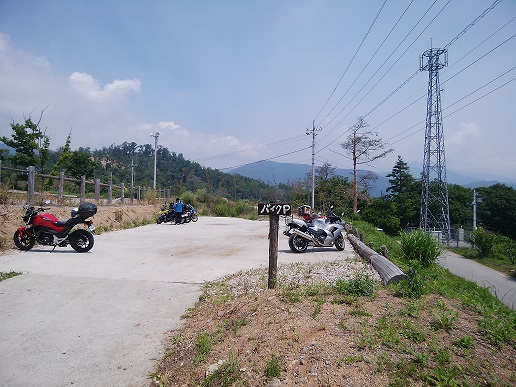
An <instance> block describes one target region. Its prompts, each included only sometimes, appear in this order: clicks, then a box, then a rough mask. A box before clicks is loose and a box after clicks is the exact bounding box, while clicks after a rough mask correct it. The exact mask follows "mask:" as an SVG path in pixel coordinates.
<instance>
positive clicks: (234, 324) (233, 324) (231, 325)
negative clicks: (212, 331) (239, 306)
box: [225, 317, 247, 334]
mask: <svg viewBox="0 0 516 387" xmlns="http://www.w3.org/2000/svg"><path fill="white" fill-rule="evenodd" d="M245 325H247V319H246V318H245V317H239V318H237V319H235V320H231V321H229V320H226V322H225V327H226V329H228V330H231V331H233V333H235V334H236V333H237V332H238V331H239V330H240V328H242V327H243V326H245Z"/></svg>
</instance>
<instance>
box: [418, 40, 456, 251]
mask: <svg viewBox="0 0 516 387" xmlns="http://www.w3.org/2000/svg"><path fill="white" fill-rule="evenodd" d="M441 55H444V61H440V60H439V57H440V56H441ZM420 59H421V62H420V69H421V71H428V73H429V76H428V99H427V104H426V131H425V151H424V158H423V173H422V175H421V180H422V192H421V213H420V227H421V228H422V229H424V230H425V231H432V230H435V231H441V232H442V235H443V237H444V238H445V239H446V240H447V241H449V240H450V239H451V238H450V237H451V235H450V207H449V203H448V183H447V180H446V161H445V156H444V135H443V120H442V109H441V88H440V84H439V70H440V69H442V68H443V67H445V66H447V65H448V51H447V50H446V49H442V48H431V49H430V50H426V51H425V52H424V53H423V55H422V56H421V58H420Z"/></svg>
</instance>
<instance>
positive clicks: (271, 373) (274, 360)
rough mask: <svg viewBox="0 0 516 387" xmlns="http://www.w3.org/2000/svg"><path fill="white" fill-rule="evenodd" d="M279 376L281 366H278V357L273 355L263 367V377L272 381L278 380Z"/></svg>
mask: <svg viewBox="0 0 516 387" xmlns="http://www.w3.org/2000/svg"><path fill="white" fill-rule="evenodd" d="M280 375H281V366H280V364H279V357H278V356H276V355H274V354H273V355H271V358H270V360H269V361H268V362H267V365H266V366H265V376H267V378H269V379H272V378H279V377H280Z"/></svg>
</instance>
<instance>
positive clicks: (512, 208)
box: [477, 184, 516, 239]
mask: <svg viewBox="0 0 516 387" xmlns="http://www.w3.org/2000/svg"><path fill="white" fill-rule="evenodd" d="M478 197H479V203H478V207H477V215H478V218H479V220H480V221H481V223H482V225H483V226H484V227H485V228H486V229H488V230H490V231H494V232H497V233H500V234H502V235H505V236H507V237H509V238H511V239H516V205H515V203H516V190H515V189H513V188H511V187H508V186H506V185H504V184H495V185H492V186H490V187H482V188H479V189H478Z"/></svg>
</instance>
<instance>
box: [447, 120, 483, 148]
mask: <svg viewBox="0 0 516 387" xmlns="http://www.w3.org/2000/svg"><path fill="white" fill-rule="evenodd" d="M481 136H482V129H481V128H480V127H478V126H477V125H476V124H475V123H474V122H461V123H460V126H459V128H458V129H457V130H456V131H455V132H452V133H451V135H450V136H448V137H447V138H446V139H445V141H446V146H451V147H464V146H468V144H471V143H473V142H477V141H478V139H479V138H480V137H481Z"/></svg>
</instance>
